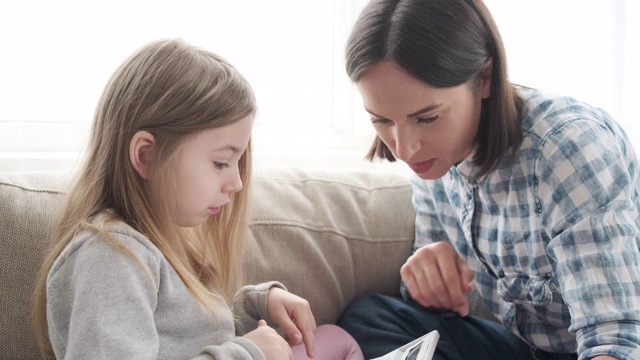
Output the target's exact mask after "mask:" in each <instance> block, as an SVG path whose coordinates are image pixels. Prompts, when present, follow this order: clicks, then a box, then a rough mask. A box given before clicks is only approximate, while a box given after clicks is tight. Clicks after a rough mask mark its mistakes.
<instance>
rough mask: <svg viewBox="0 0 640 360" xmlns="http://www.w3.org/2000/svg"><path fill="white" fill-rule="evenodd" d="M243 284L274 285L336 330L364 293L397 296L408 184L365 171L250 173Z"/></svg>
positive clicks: (409, 218)
mask: <svg viewBox="0 0 640 360" xmlns="http://www.w3.org/2000/svg"><path fill="white" fill-rule="evenodd" d="M256 179H257V181H255V183H254V194H255V195H256V196H254V204H253V205H254V207H253V208H254V214H253V220H252V222H251V226H250V236H249V242H248V244H247V254H246V255H247V257H246V258H247V262H246V266H245V268H246V274H245V277H246V280H247V282H250V283H255V282H260V281H266V280H271V279H277V280H280V281H282V282H283V283H284V285H285V286H287V287H288V289H289V291H291V292H293V293H296V294H298V295H300V296H302V297H304V298H306V299H307V300H308V301H309V302H310V304H311V308H312V309H313V311H314V314H315V316H316V321H317V322H318V324H323V323H335V321H336V320H337V319H338V317H339V315H340V314H341V313H342V311H343V310H344V308H345V307H346V305H348V304H349V303H350V302H351V301H352V300H353V299H354V298H355V297H357V296H360V295H362V294H364V293H370V292H381V293H386V294H398V293H399V282H400V273H399V270H400V266H401V265H402V264H403V263H404V261H405V260H406V258H407V257H408V256H409V254H410V253H411V248H412V243H413V237H414V231H413V229H414V225H413V222H414V211H413V208H412V206H411V187H410V184H409V182H408V180H407V178H406V177H404V176H401V175H395V174H390V173H381V172H368V171H355V170H354V171H323V170H313V171H312V170H307V171H302V170H296V169H274V168H269V169H265V170H262V171H256Z"/></svg>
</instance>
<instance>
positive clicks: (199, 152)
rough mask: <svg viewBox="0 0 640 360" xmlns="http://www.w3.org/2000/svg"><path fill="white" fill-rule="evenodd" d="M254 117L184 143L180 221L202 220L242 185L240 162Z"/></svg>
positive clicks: (179, 189)
mask: <svg viewBox="0 0 640 360" xmlns="http://www.w3.org/2000/svg"><path fill="white" fill-rule="evenodd" d="M253 119H254V117H253V115H250V116H247V117H244V118H242V119H241V120H239V121H237V122H235V123H233V124H231V125H227V126H224V127H221V128H216V129H210V130H204V131H201V132H199V133H197V134H195V135H193V136H192V137H190V138H189V139H188V140H186V141H185V143H184V144H182V145H181V147H180V150H179V153H178V161H177V166H176V177H177V178H176V194H177V214H176V215H177V220H178V225H180V226H185V227H189V226H196V225H199V224H202V223H203V222H204V221H205V220H206V219H207V218H208V217H209V216H211V215H215V214H217V213H219V212H220V210H221V209H222V207H223V206H224V205H225V204H226V203H228V202H229V199H230V195H231V194H232V193H234V192H237V191H240V190H241V189H242V181H241V180H240V172H239V168H238V162H239V160H240V157H241V156H242V154H243V153H244V152H245V150H246V149H247V146H248V144H249V139H250V137H251V129H252V127H253Z"/></svg>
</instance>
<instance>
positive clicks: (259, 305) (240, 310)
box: [232, 281, 287, 335]
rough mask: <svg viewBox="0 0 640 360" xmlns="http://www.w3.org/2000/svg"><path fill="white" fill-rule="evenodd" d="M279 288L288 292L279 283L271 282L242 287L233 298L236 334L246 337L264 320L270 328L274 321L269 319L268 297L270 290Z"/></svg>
mask: <svg viewBox="0 0 640 360" xmlns="http://www.w3.org/2000/svg"><path fill="white" fill-rule="evenodd" d="M272 287H279V288H281V289H284V290H287V289H286V288H285V286H284V285H282V284H281V283H279V282H277V281H269V282H265V283H261V284H257V285H247V286H244V287H242V288H241V289H240V290H238V292H237V293H236V294H235V296H234V297H233V305H232V309H233V314H234V316H235V319H236V334H238V335H244V334H246V333H248V332H249V331H252V330H254V329H255V328H257V327H258V320H260V319H264V320H265V321H266V322H267V323H269V325H270V326H273V325H274V324H273V321H272V320H271V318H270V317H269V310H268V307H267V296H268V295H269V289H271V288H272Z"/></svg>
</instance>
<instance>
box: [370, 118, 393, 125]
mask: <svg viewBox="0 0 640 360" xmlns="http://www.w3.org/2000/svg"><path fill="white" fill-rule="evenodd" d="M390 122H391V120H389V119H385V118H371V123H372V124H389V123H390Z"/></svg>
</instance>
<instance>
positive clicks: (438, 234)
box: [340, 0, 640, 360]
mask: <svg viewBox="0 0 640 360" xmlns="http://www.w3.org/2000/svg"><path fill="white" fill-rule="evenodd" d="M346 66H347V72H348V74H349V76H350V78H351V79H352V81H354V82H355V84H356V85H357V87H358V89H359V91H360V94H361V95H362V99H363V103H364V106H365V109H366V111H367V112H369V114H370V115H371V122H372V123H373V126H374V128H375V130H376V133H377V137H376V139H375V142H374V144H373V146H372V148H371V150H370V151H369V154H368V158H369V159H370V160H371V159H374V158H384V159H388V160H391V161H394V160H396V159H400V160H402V161H404V162H406V163H407V164H408V165H409V166H410V167H411V169H412V170H413V171H414V172H415V174H414V176H412V183H413V189H414V192H413V204H414V207H415V210H416V223H415V224H416V239H415V247H414V248H415V251H414V253H413V255H412V256H410V257H409V259H408V260H407V261H406V263H405V264H404V265H403V267H402V268H401V270H400V273H401V276H402V280H403V289H402V290H403V297H404V299H398V298H393V297H388V296H382V295H369V296H365V297H363V298H361V299H359V300H357V301H356V302H354V303H353V304H352V305H351V306H350V307H349V308H348V309H347V311H346V312H345V314H344V315H343V318H342V319H341V321H340V325H341V326H343V327H344V328H345V329H346V330H347V331H349V332H350V333H351V334H352V335H353V336H354V337H355V338H356V340H357V341H358V342H359V344H360V346H361V348H362V349H363V352H364V355H365V357H366V358H372V357H376V356H381V355H383V354H385V353H387V352H389V351H391V350H393V349H395V348H397V347H398V346H402V345H403V344H405V343H408V342H409V341H411V340H413V339H415V338H417V337H419V336H422V335H424V334H426V333H427V332H429V331H431V330H434V329H436V330H438V331H439V332H440V342H439V345H438V350H437V352H436V357H435V358H437V359H598V360H602V359H616V358H617V359H640V345H639V344H640V337H639V335H638V334H640V310H639V309H640V252H639V250H638V248H639V243H640V236H639V234H640V230H639V227H640V216H639V214H638V208H639V207H640V196H639V192H640V183H639V178H638V176H639V173H638V161H637V158H636V155H635V153H634V150H633V147H632V145H631V143H630V141H629V139H628V138H627V136H626V135H625V133H624V131H623V130H622V129H621V128H620V126H619V125H618V124H617V123H616V122H615V121H614V120H613V119H612V118H611V117H610V116H609V115H608V114H607V113H606V112H605V111H603V110H600V109H597V108H594V107H592V106H589V105H588V104H585V103H582V102H580V101H578V100H576V99H573V98H570V97H565V96H559V95H554V94H547V93H543V92H541V91H538V90H535V89H530V88H526V87H521V86H516V85H513V84H511V83H510V82H509V80H508V77H507V70H506V69H507V66H506V58H505V51H504V47H503V44H502V40H501V38H500V34H499V32H498V29H497V27H496V24H495V23H494V21H493V18H492V16H491V14H490V13H489V11H488V10H487V8H486V7H485V5H484V4H483V3H482V1H481V0H399V1H398V0H373V1H371V2H370V3H369V4H368V5H367V6H366V7H365V8H364V10H363V11H362V13H361V15H360V17H359V19H358V21H357V22H356V24H355V26H354V29H353V32H352V34H351V36H350V38H349V41H348V45H347V64H346ZM472 289H475V290H477V291H478V293H479V294H480V296H481V297H482V298H483V300H484V302H485V303H486V305H487V306H488V308H489V310H490V311H491V312H492V313H493V314H494V315H495V317H496V319H497V322H494V321H489V320H485V319H481V318H478V317H475V316H473V315H468V313H469V305H468V301H467V298H466V296H465V294H466V293H468V292H470V291H471V290H472Z"/></svg>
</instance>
